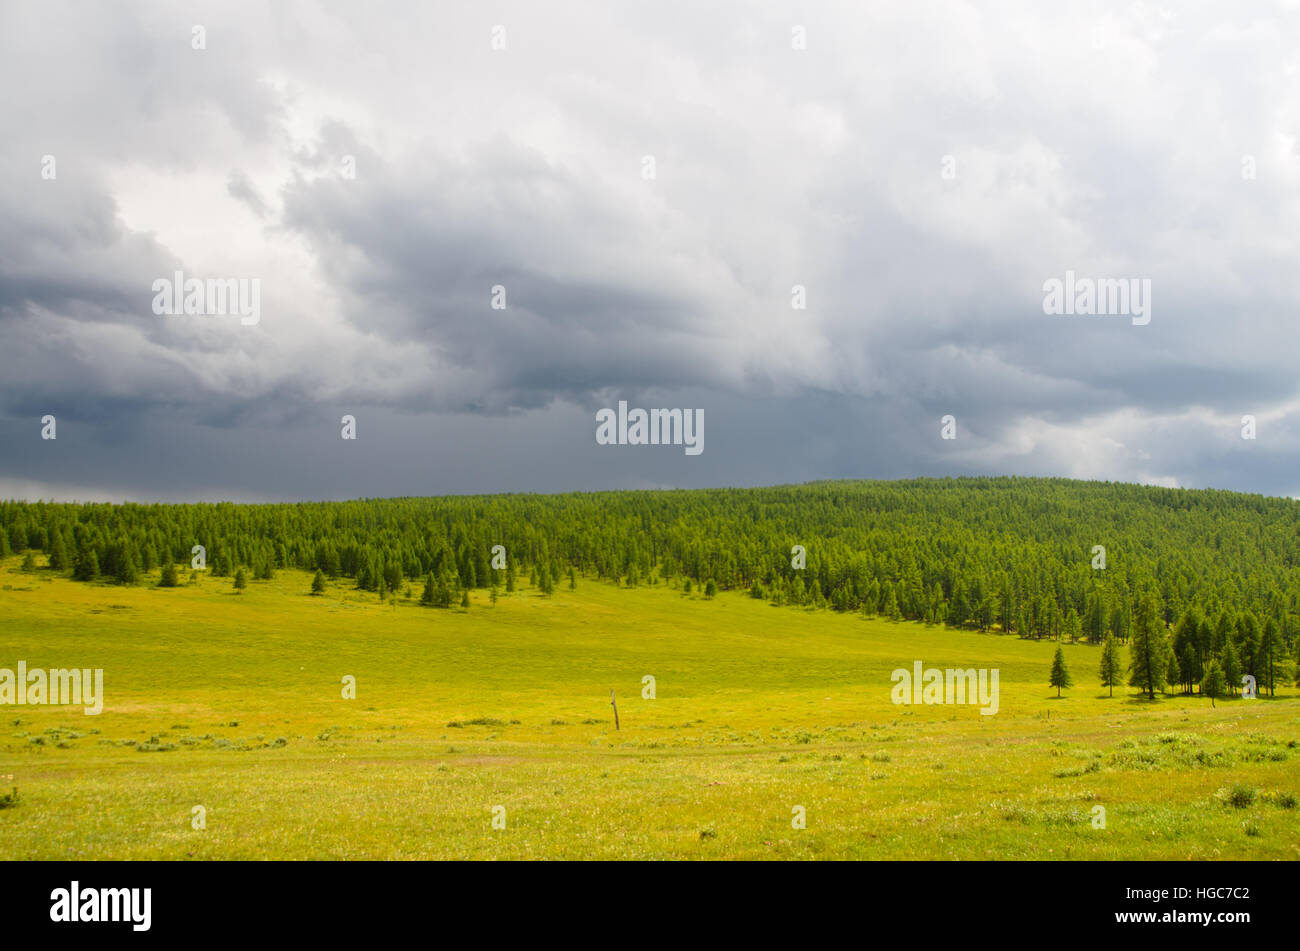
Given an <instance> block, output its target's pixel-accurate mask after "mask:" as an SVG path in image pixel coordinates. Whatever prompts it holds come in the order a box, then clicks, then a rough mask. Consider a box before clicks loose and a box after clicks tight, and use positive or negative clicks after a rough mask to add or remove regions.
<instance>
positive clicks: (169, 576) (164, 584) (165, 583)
mask: <svg viewBox="0 0 1300 951" xmlns="http://www.w3.org/2000/svg"><path fill="white" fill-rule="evenodd" d="M176 584H177V577H176V565H175V563H174V562H172V561H171V559H168V560H167V564H165V565H163V569H162V576H161V577H160V578H159V579H158V587H160V588H174V587H176Z"/></svg>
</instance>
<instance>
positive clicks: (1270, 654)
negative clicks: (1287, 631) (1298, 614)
mask: <svg viewBox="0 0 1300 951" xmlns="http://www.w3.org/2000/svg"><path fill="white" fill-rule="evenodd" d="M1284 657H1286V644H1284V643H1283V641H1282V628H1281V627H1280V626H1279V625H1278V623H1277V621H1276V620H1275V619H1274V618H1269V619H1268V620H1267V621H1265V622H1264V633H1263V637H1262V640H1261V641H1260V645H1259V673H1260V678H1261V679H1260V683H1261V684H1262V685H1264V686H1266V687H1267V688H1268V693H1269V696H1270V697H1276V696H1277V686H1276V676H1277V669H1278V665H1279V664H1280V663H1281V662H1282V659H1283V658H1284Z"/></svg>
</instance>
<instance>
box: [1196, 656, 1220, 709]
mask: <svg viewBox="0 0 1300 951" xmlns="http://www.w3.org/2000/svg"><path fill="white" fill-rule="evenodd" d="M1225 680H1226V678H1225V677H1224V674H1223V668H1222V667H1220V666H1219V662H1218V661H1217V660H1211V661H1210V662H1209V663H1208V664H1206V665H1205V679H1204V680H1202V681H1201V696H1202V697H1209V698H1210V706H1214V701H1215V700H1216V699H1218V698H1219V697H1222V696H1223V691H1224V687H1225V685H1226V684H1225Z"/></svg>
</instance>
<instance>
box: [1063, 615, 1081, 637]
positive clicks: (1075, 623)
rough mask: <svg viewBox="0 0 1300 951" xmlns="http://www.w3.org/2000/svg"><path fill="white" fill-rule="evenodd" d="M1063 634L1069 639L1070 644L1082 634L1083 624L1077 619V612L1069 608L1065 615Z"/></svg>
mask: <svg viewBox="0 0 1300 951" xmlns="http://www.w3.org/2000/svg"><path fill="white" fill-rule="evenodd" d="M1065 634H1066V636H1067V637H1069V638H1070V643H1071V644H1073V643H1075V642H1076V641H1078V640H1079V638H1080V636H1081V635H1082V634H1083V622H1082V621H1081V620H1080V619H1079V612H1078V611H1076V610H1074V608H1070V610H1069V611H1067V612H1066V613H1065Z"/></svg>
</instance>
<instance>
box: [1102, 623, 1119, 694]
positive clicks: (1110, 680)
mask: <svg viewBox="0 0 1300 951" xmlns="http://www.w3.org/2000/svg"><path fill="white" fill-rule="evenodd" d="M1123 678H1124V666H1123V662H1122V661H1121V660H1120V656H1119V642H1118V641H1116V640H1115V635H1114V634H1112V635H1110V636H1109V637H1107V638H1106V640H1104V641H1103V642H1102V645H1101V685H1102V686H1103V687H1108V688H1110V693H1109V696H1112V697H1113V696H1115V688H1116V687H1117V686H1119V685H1121V684H1123V683H1124V679H1123Z"/></svg>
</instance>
